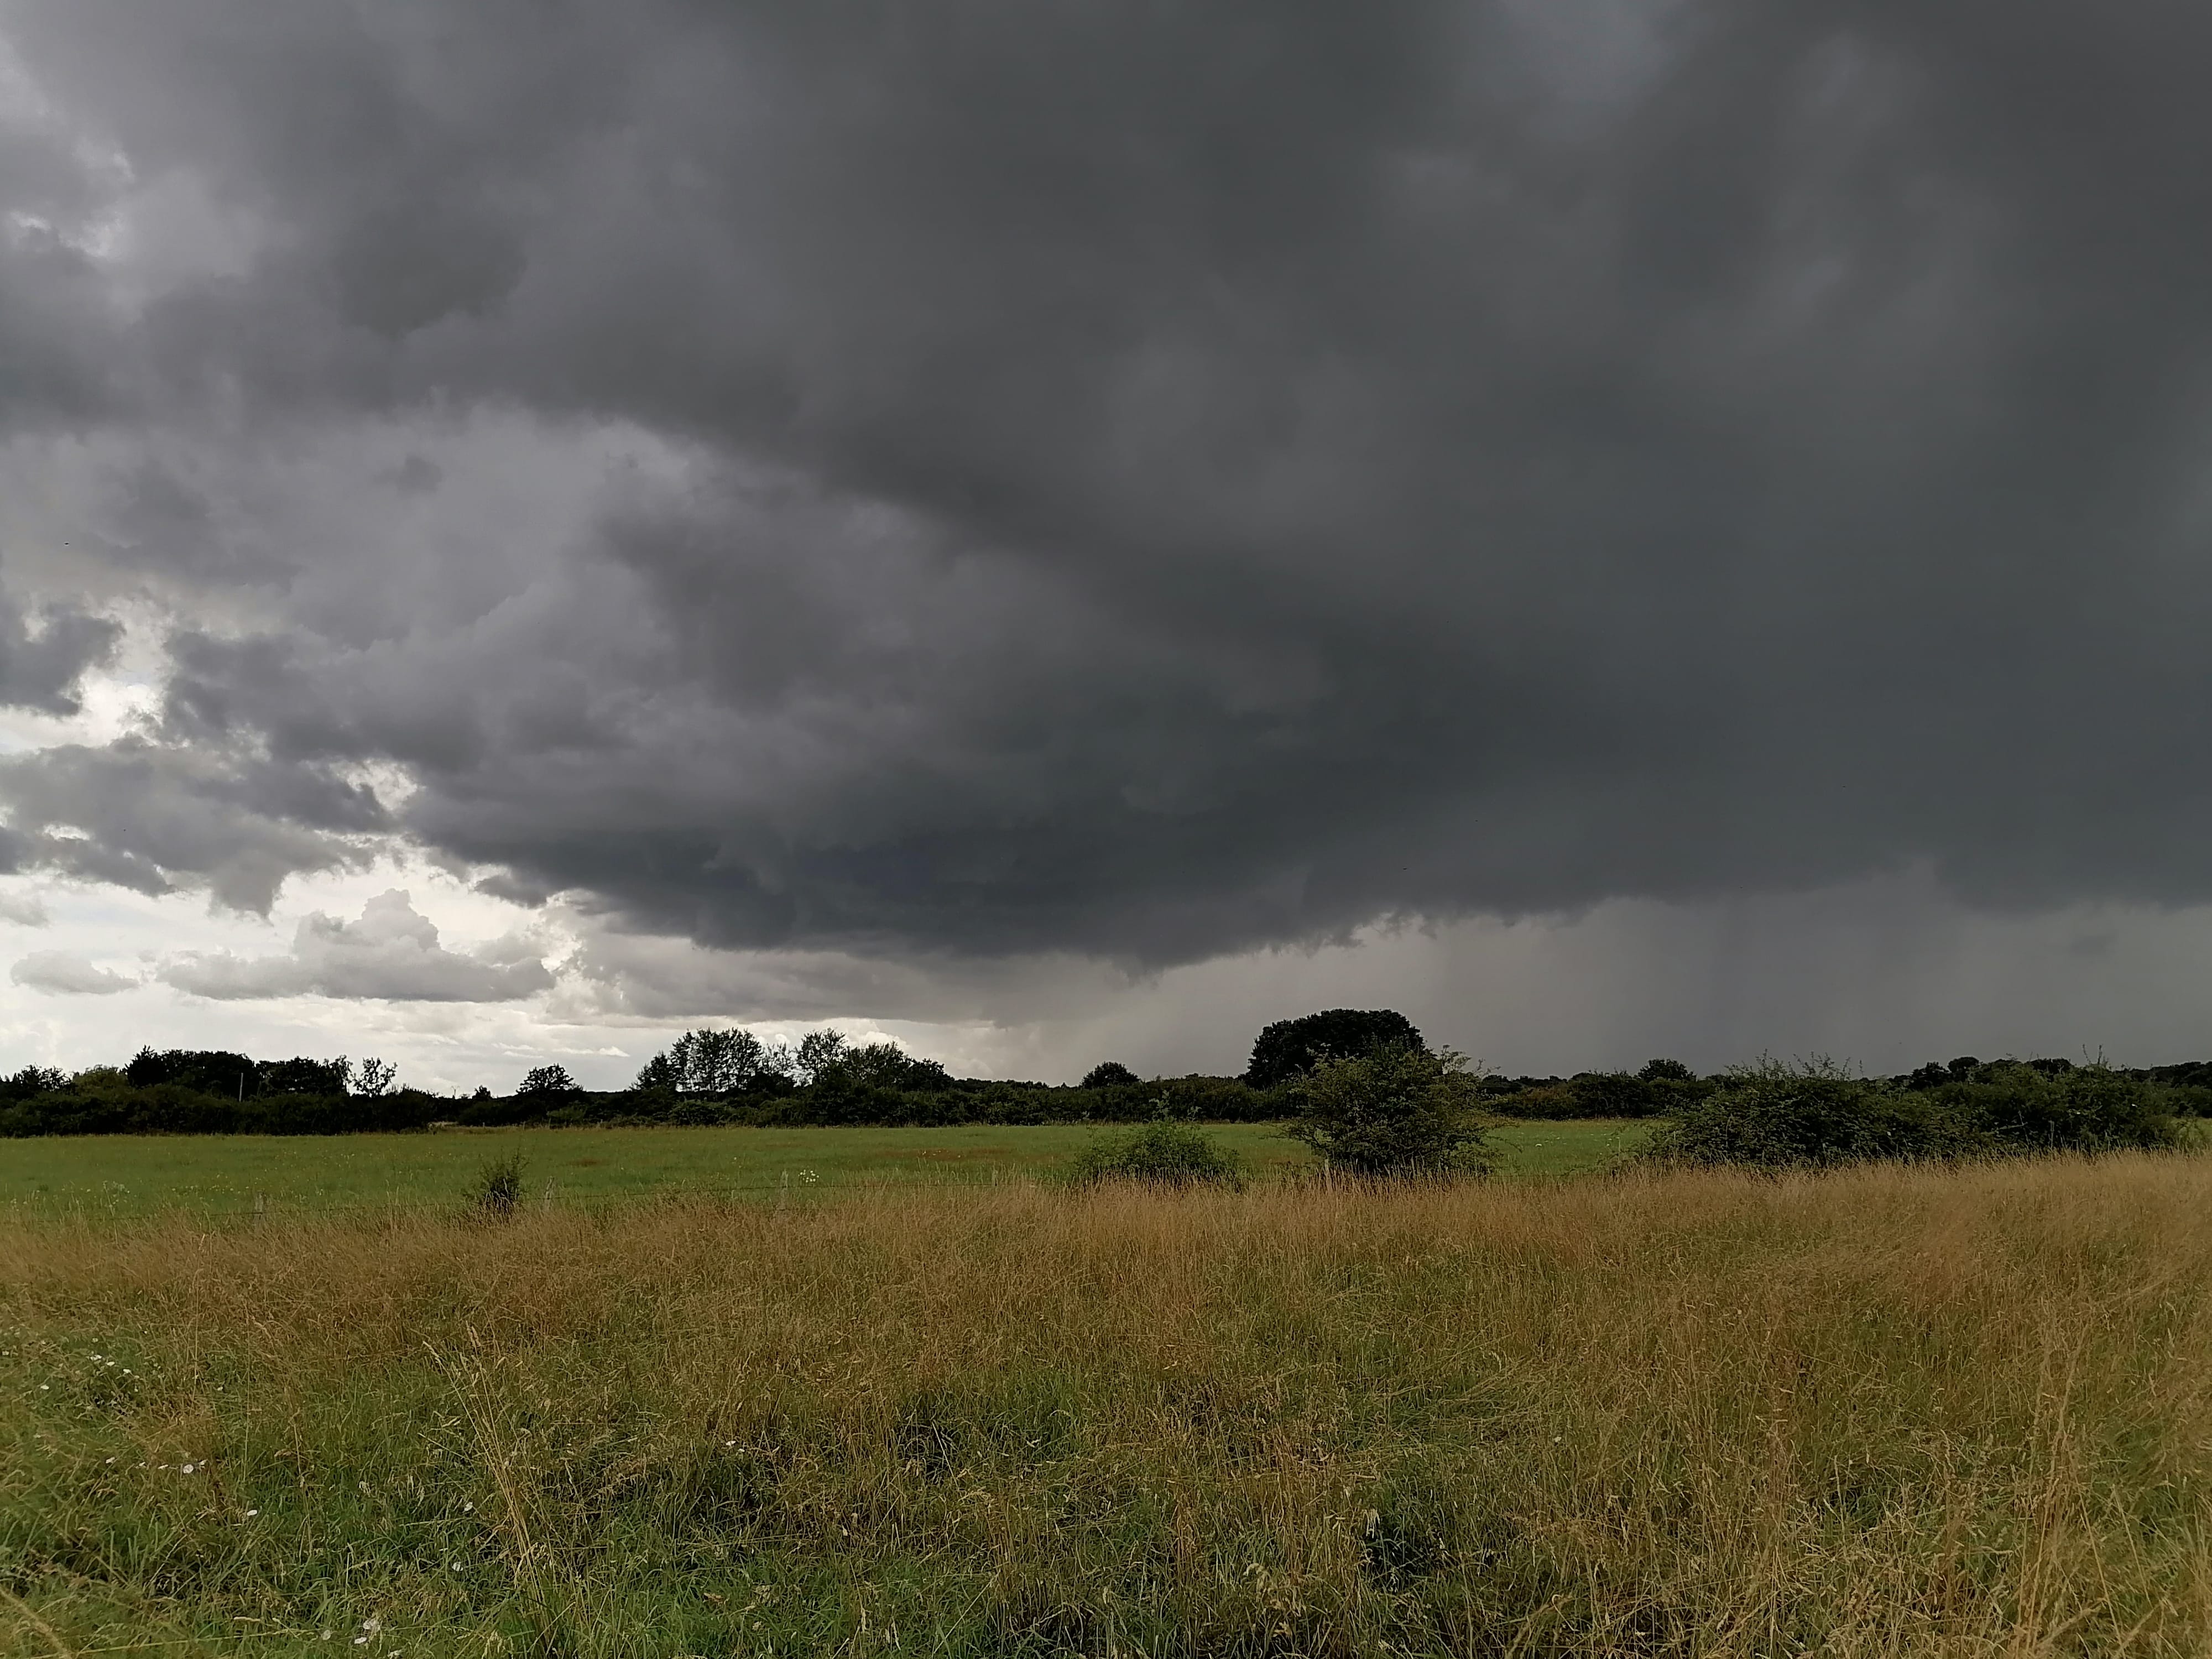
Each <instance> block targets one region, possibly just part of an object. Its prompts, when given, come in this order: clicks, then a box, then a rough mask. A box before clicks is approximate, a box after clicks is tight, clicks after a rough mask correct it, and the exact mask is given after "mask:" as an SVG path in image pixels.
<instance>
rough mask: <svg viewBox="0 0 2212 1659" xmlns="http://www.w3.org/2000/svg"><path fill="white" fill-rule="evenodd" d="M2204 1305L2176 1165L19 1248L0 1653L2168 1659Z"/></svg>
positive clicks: (517, 1219) (2198, 1441)
mask: <svg viewBox="0 0 2212 1659" xmlns="http://www.w3.org/2000/svg"><path fill="white" fill-rule="evenodd" d="M654 1133H666V1132H654ZM10 1150H11V1151H13V1150H15V1149H10ZM2208 1292H2212V1164H2209V1163H2208V1162H2207V1161H2206V1159H2205V1158H2203V1157H2202V1156H2199V1155H2196V1154H2179V1155H2176V1154H2168V1155H2164V1156H2155V1155H2142V1154H2127V1155H2121V1156H2116V1157H2112V1158H2106V1159H2102V1160H2099V1161H2096V1162H2087V1161H2082V1160H2078V1159H2072V1158H2051V1159H2039V1160H2015V1161H2012V1162H2008V1163H2004V1164H1988V1165H1977V1166H1969V1167H1966V1168H1964V1169H1954V1170H1941V1169H1917V1170H1901V1169H1898V1168H1895V1167H1883V1166H1868V1167H1860V1168H1857V1169H1853V1170H1846V1171H1843V1172H1839V1173H1836V1174H1831V1175H1826V1176H1783V1177H1779V1178H1774V1177H1761V1176H1746V1175H1741V1174H1718V1173H1677V1174H1656V1173H1650V1172H1634V1173H1629V1174H1625V1175H1619V1176H1608V1177H1605V1178H1595V1179H1583V1180H1572V1181H1559V1182H1550V1181H1517V1182H1516V1181H1510V1180H1507V1181H1497V1182H1482V1183H1472V1182H1470V1183H1463V1184H1458V1185H1429V1186H1419V1185H1416V1186H1404V1187H1399V1188H1357V1187H1352V1186H1346V1185H1336V1186H1327V1185H1322V1184H1320V1183H1302V1182H1262V1183H1258V1184H1255V1186H1254V1187H1253V1188H1250V1189H1249V1190H1248V1191H1245V1192H1243V1193H1228V1192H1189V1193H1182V1194H1172V1193H1160V1192H1156V1191H1145V1190H1139V1189H1130V1188H1105V1189H1101V1190H1097V1191H1093V1192H1089V1193H1085V1192H1071V1191H1067V1190H1063V1189H1060V1188H1054V1187H1051V1186H1049V1185H1045V1184H1041V1183H1036V1182H1025V1181H1019V1180H1007V1179H1002V1180H1001V1181H1000V1182H999V1184H997V1185H996V1186H994V1187H985V1188H981V1189H979V1188H977V1187H975V1185H973V1184H955V1183H934V1184H933V1183H927V1182H923V1183H909V1184H907V1185H903V1186H895V1185H888V1184H873V1185H866V1186H855V1187H851V1188H843V1189H840V1188H834V1187H825V1188H810V1189H807V1190H805V1191H803V1192H801V1193H800V1194H797V1195H794V1196H793V1197H792V1198H791V1199H790V1200H789V1201H787V1202H780V1203H762V1202H758V1201H755V1200H740V1201H730V1200H715V1199H710V1198H706V1197H702V1196H697V1195H688V1196H687V1195H674V1196H667V1197H663V1198H658V1199H654V1198H647V1199H645V1200H640V1201H636V1202H630V1203H623V1204H611V1205H604V1206H586V1205H555V1206H536V1205H530V1206H524V1207H523V1208H522V1209H521V1210H520V1211H519V1212H517V1213H516V1214H515V1215H514V1216H513V1218H511V1219H509V1220H507V1221H504V1222H501V1221H495V1220H491V1219H488V1218H468V1217H466V1216H465V1215H463V1214H462V1213H460V1212H459V1211H458V1210H457V1209H456V1207H455V1206H453V1205H452V1204H451V1203H444V1204H441V1205H437V1206H416V1207H415V1208H412V1209H408V1208H404V1207H402V1206H387V1207H386V1208H383V1209H381V1210H363V1211H338V1212H333V1213H331V1214H327V1215H322V1216H316V1215H313V1214H307V1213H295V1214H287V1215H285V1216H283V1217H282V1218H270V1220H269V1221H268V1222H267V1223H266V1224H265V1225H260V1226H253V1225H243V1226H241V1225H234V1224H232V1223H230V1222H228V1220H225V1221H222V1222H221V1223H219V1224H217V1225H210V1221H209V1218H206V1217H204V1216H196V1215H194V1214H193V1213H191V1212H188V1211H179V1210H174V1209H172V1210H169V1211H167V1212H161V1213H159V1214H156V1215H153V1216H150V1217H147V1218H140V1219H137V1220H131V1219H111V1218H89V1217H88V1218H78V1219H70V1218H57V1217H51V1216H50V1217H39V1216H34V1215H31V1214H29V1213H27V1212H18V1213H16V1214H15V1215H13V1216H7V1217H0V1399H4V1400H5V1401H7V1402H8V1405H7V1408H6V1410H5V1412H4V1413H0V1632H5V1633H6V1635H5V1638H4V1639H7V1640H9V1641H12V1643H13V1644H14V1645H13V1649H12V1651H14V1652H15V1653H17V1654H74V1655H91V1654H94V1653H109V1652H126V1651H127V1652H140V1651H143V1652H148V1653H158V1654H179V1655H189V1654H210V1655H214V1654H226V1655H228V1654H254V1655H264V1654H266V1655H282V1654H300V1655H305V1654H318V1655H323V1656H329V1655H331V1654H335V1653H341V1652H343V1653H353V1654H361V1655H364V1656H367V1655H374V1656H377V1659H392V1656H401V1655H445V1654H454V1655H483V1656H487V1659H489V1656H495V1655H502V1654H517V1655H521V1654H540V1655H565V1656H576V1659H586V1656H592V1659H597V1656H647V1655H653V1656H678V1655H689V1654H697V1655H710V1654H711V1655H717V1656H720V1655H729V1654H769V1653H774V1654H791V1655H817V1654H845V1655H862V1654H868V1655H878V1654H881V1655H893V1654H896V1655H975V1656H983V1655H1010V1654H1012V1655H1039V1656H1042V1655H1048V1654H1083V1655H1096V1656H1102V1659H1103V1656H1118V1655H1127V1656H1137V1655H1146V1656H1164V1655H1192V1656H1199V1655H1209V1656H1210V1655H1252V1656H1260V1655H1279V1656H1291V1655H1313V1656H1322V1655H1328V1656H1352V1655H1376V1656H1381V1655H1392V1656H1401V1655H1429V1654H1436V1655H1443V1654H1455V1655H1465V1654H1475V1655H1498V1656H1504V1655H1559V1654H1577V1655H1582V1654H1587V1655H1614V1654H1623V1655H1631V1654H1632V1655H1675V1654H1679V1655H1741V1656H1747V1659H1749V1656H1778V1655H1796V1654H1814V1653H1818V1654H1822V1655H1836V1656H1846V1655H1868V1656H1872V1655H1882V1656H1891V1655H1919V1654H1929V1655H1936V1654H1942V1655H1954V1654H1955V1655H1991V1656H1995V1655H2045V1654H2047V1655H2059V1654H2065V1655H2076V1654H2091V1655H2106V1654H2110V1655H2121V1654H2130V1655H2174V1656H2182V1655H2190V1656H2196V1655H2201V1654H2203V1653H2204V1652H2206V1651H2208V1650H2212V1299H2208Z"/></svg>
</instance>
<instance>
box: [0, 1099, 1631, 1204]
mask: <svg viewBox="0 0 2212 1659" xmlns="http://www.w3.org/2000/svg"><path fill="white" fill-rule="evenodd" d="M1650 1129H1651V1125H1650V1122H1649V1121H1565V1122H1542V1121H1531V1122H1515V1123H1506V1124H1503V1125H1500V1126H1499V1127H1497V1128H1495V1129H1493V1130H1492V1132H1491V1139H1492V1142H1493V1143H1494V1144H1495V1145H1496V1146H1498V1150H1499V1151H1500V1152H1501V1153H1502V1155H1503V1157H1504V1167H1505V1169H1506V1170H1507V1171H1508V1172H1509V1173H1512V1174H1519V1175H1554V1176H1556V1175H1574V1174H1580V1173H1583V1172H1585V1171H1588V1170H1595V1169H1600V1168H1602V1167H1604V1166H1605V1165H1606V1164H1609V1163H1611V1162H1612V1161H1613V1160H1615V1159H1617V1158H1620V1156H1622V1155H1623V1154H1624V1153H1626V1152H1632V1151H1633V1150H1634V1149H1635V1148H1636V1147H1638V1146H1641V1145H1642V1144H1643V1142H1644V1139H1645V1138H1646V1137H1647V1136H1648V1135H1649V1134H1650ZM1100 1133H1113V1132H1112V1131H1111V1130H1094V1129H1091V1128H1088V1127H1085V1126H1083V1125H1080V1124H1038V1125H1032V1126H1018V1127H992V1126H971V1127H948V1128H933V1129H892V1128H839V1129H755V1128H696V1129H695V1128H678V1127H663V1126H655V1127H647V1128H563V1129H543V1128H531V1129H441V1130H435V1131H430V1132H427V1133H405V1134H353V1135H332V1136H301V1135H85V1136H55V1137H44V1138H39V1139H27V1140H14V1141H9V1142H7V1143H5V1144H4V1145H0V1213H4V1212H8V1211H9V1210H15V1211H20V1212H27V1213H33V1214H44V1215H72V1214H82V1215H105V1216H118V1217H122V1216H143V1215H148V1214H152V1213H155V1212H159V1211H161V1210H164V1209H167V1208H172V1207H183V1208H188V1209H191V1210H193V1211H195V1212H198V1213H201V1214H207V1215H222V1214H229V1215H243V1214H250V1213H252V1211H253V1209H254V1206H255V1203H256V1200H257V1198H258V1200H260V1202H261V1204H262V1206H263V1208H264V1210H269V1209H272V1208H273V1209H274V1210H276V1211H280V1212H313V1213H327V1212H331V1211H334V1210H355V1209H375V1208H387V1209H388V1208H392V1207H394V1206H398V1207H400V1208H406V1207H410V1206H417V1205H423V1204H436V1203H441V1202H449V1201H452V1200H454V1199H456V1198H457V1197H458V1196H459V1194H460V1193H461V1192H462V1190H463V1189H464V1188H465V1187H466V1186H467V1185H468V1183H469V1182H470V1181H471V1179H472V1178H473V1177H474V1176H475V1175H476V1173H477V1171H478V1170H480V1169H482V1168H483V1166H484V1165H485V1164H487V1163H489V1162H492V1161H495V1160H496V1159H499V1158H507V1157H511V1156H512V1157H520V1158H521V1159H522V1165H523V1176H524V1180H525V1183H526V1188H527V1195H528V1197H529V1198H530V1200H532V1201H534V1202H538V1203H541V1204H542V1203H546V1202H550V1203H553V1204H555V1205H558V1206H567V1205H575V1204H586V1205H588V1204H596V1203H604V1202H609V1201H618V1200H628V1199H635V1198H638V1197H641V1196H644V1195H646V1194H670V1193H674V1192H679V1191H680V1192H689V1193H693V1194H713V1195H718V1196H726V1197H742V1196H744V1195H747V1194H750V1195H754V1196H769V1197H773V1196H774V1195H775V1194H778V1193H781V1192H787V1191H789V1190H792V1189H794V1188H795V1189H799V1190H805V1189H810V1188H835V1187H843V1186H850V1185H854V1184H856V1183H857V1184H864V1185H868V1186H882V1185H901V1184H914V1183H928V1184H935V1183H940V1182H951V1183H963V1182H965V1183H976V1184H982V1185H988V1184H990V1183H991V1182H994V1181H997V1180H1005V1179H1009V1178H1020V1177H1024V1176H1037V1175H1043V1174H1047V1173H1048V1172H1049V1171H1050V1170H1052V1169H1053V1168H1054V1166H1055V1165H1057V1164H1060V1163H1062V1162H1063V1161H1065V1160H1066V1158H1068V1157H1069V1156H1070V1155H1071V1154H1072V1153H1073V1152H1075V1151H1076V1150H1077V1149H1078V1148H1079V1147H1081V1146H1084V1145H1085V1144H1086V1143H1087V1142H1088V1141H1090V1140H1091V1139H1093V1138H1094V1137H1095V1136H1097V1135H1098V1134H1100ZM1209 1133H1212V1134H1213V1135H1214V1136H1215V1137H1216V1138H1218V1139H1219V1140H1220V1141H1221V1142H1222V1143H1223V1144H1225V1145H1226V1146H1232V1147H1234V1148H1235V1149H1236V1150H1237V1152H1240V1153H1241V1154H1243V1157H1244V1158H1246V1159H1247V1160H1248V1162H1249V1164H1250V1165H1251V1167H1252V1169H1253V1170H1254V1171H1255V1174H1257V1175H1259V1176H1261V1177H1262V1178H1266V1177H1267V1176H1270V1175H1279V1174H1282V1173H1284V1172H1285V1171H1289V1170H1297V1169H1300V1168H1304V1167H1309V1166H1310V1164H1311V1161H1312V1159H1311V1155H1310V1153H1308V1152H1306V1150H1305V1149H1304V1147H1302V1146H1298V1145H1297V1143H1296V1142H1295V1141H1291V1140H1289V1139H1285V1138H1284V1137H1283V1136H1282V1135H1280V1134H1279V1133H1277V1132H1276V1131H1275V1130H1274V1128H1273V1127H1272V1126H1269V1125H1267V1124H1257V1123H1231V1124H1216V1125H1212V1126H1209Z"/></svg>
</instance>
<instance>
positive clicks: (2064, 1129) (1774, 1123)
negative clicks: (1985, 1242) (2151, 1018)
mask: <svg viewBox="0 0 2212 1659" xmlns="http://www.w3.org/2000/svg"><path fill="white" fill-rule="evenodd" d="M1936 1077H1941V1078H1942V1079H1944V1080H1943V1081H1941V1082H1938V1081H1936V1080H1935V1079H1936ZM1913 1083H1917V1086H1912V1084H1913ZM2180 1134H2181V1132H2180V1127H2179V1123H2178V1122H2177V1121H2176V1120H2175V1117H2174V1102H2173V1099H2172V1094H2171V1091H2168V1090H2167V1089H2166V1087H2165V1086H2164V1085H2160V1084H2158V1083H2154V1082H2150V1081H2148V1080H2147V1079H2142V1078H2136V1077H2130V1076H2129V1075H2128V1074H2127V1073H2124V1072H2120V1071H2116V1070H2114V1069H2113V1068H2112V1067H2111V1066H2104V1065H2094V1066H2072V1065H2066V1066H2050V1065H2028V1064H2025V1063H2022V1062H2019V1061H2012V1060H2006V1061H1999V1062H1996V1063H1993V1064H1984V1062H1982V1061H1980V1060H1971V1059H1969V1060H1959V1061H1954V1062H1953V1064H1952V1065H1951V1066H1945V1067H1940V1068H1939V1067H1932V1066H1931V1067H1923V1069H1922V1071H1921V1072H1919V1073H1914V1075H1913V1079H1912V1080H1911V1082H1909V1083H1908V1085H1906V1086H1899V1085H1896V1084H1894V1083H1881V1082H1875V1081H1873V1080H1871V1079H1867V1078H1863V1077H1854V1076H1852V1075H1851V1074H1850V1073H1848V1072H1847V1071H1845V1070H1844V1068H1843V1067H1841V1066H1837V1065H1835V1064H1834V1063H1833V1062H1832V1061H1829V1060H1808V1061H1803V1062H1800V1063H1798V1064H1796V1065H1787V1064H1784V1063H1783V1062H1781V1061H1778V1060H1762V1061H1760V1062H1759V1064H1758V1065H1756V1066H1739V1067H1737V1068H1736V1069H1735V1070H1734V1071H1732V1072H1730V1073H1729V1074H1728V1077H1727V1080H1726V1081H1725V1082H1724V1083H1723V1085H1721V1087H1720V1088H1719V1089H1718V1090H1717V1091H1715V1092H1714V1093H1713V1094H1712V1095H1711V1096H1709V1097H1707V1098H1705V1099H1704V1100H1702V1101H1699V1102H1696V1103H1693V1104H1692V1105H1690V1106H1688V1107H1687V1108H1686V1109H1684V1110H1683V1111H1682V1114H1681V1115H1680V1117H1679V1118H1677V1119H1676V1121H1674V1123H1673V1124H1672V1125H1671V1126H1670V1127H1668V1128H1666V1129H1664V1130H1662V1131H1661V1133H1659V1135H1658V1136H1657V1137H1656V1139H1654V1140H1653V1142H1652V1144H1651V1146H1650V1156H1651V1157H1653V1158H1659V1159H1662V1160H1664V1161H1667V1162H1671V1163H1680V1164H1748V1165H1751V1166H1753V1167H1756V1168H1762V1169H1781V1168H1788V1167H1791V1166H1806V1165H1820V1164H1848V1163H1855V1162H1858V1161H1861V1160H1863V1159H1868V1158H1895V1159H1899V1160H1906V1161H1910V1160H1915V1159H1921V1158H1964V1157H1975V1156H1982V1157H1991V1156H2008V1155H2019V1154H2023V1153H2030V1152H2112V1151H2117V1150H2119V1149H2121V1148H2125V1147H2145V1148H2156V1147H2165V1146H2175V1145H2177V1144H2178V1143H2179V1139H2180Z"/></svg>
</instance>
